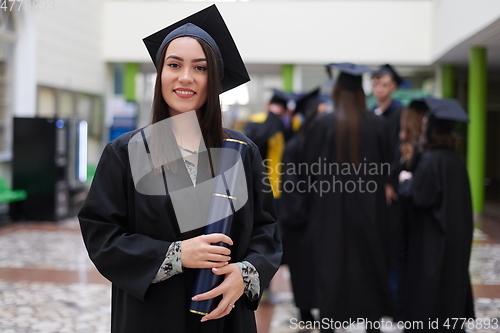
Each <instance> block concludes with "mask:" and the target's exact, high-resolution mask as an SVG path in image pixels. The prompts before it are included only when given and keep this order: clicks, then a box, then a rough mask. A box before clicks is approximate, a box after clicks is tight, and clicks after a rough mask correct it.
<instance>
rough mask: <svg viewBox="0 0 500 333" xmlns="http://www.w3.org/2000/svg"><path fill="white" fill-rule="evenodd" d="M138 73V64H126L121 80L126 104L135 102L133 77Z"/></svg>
mask: <svg viewBox="0 0 500 333" xmlns="http://www.w3.org/2000/svg"><path fill="white" fill-rule="evenodd" d="M137 73H139V64H137V63H126V64H125V75H124V79H123V85H124V87H123V93H124V95H125V100H126V101H127V102H135V77H136V75H137Z"/></svg>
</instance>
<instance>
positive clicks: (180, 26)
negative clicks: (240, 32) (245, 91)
mask: <svg viewBox="0 0 500 333" xmlns="http://www.w3.org/2000/svg"><path fill="white" fill-rule="evenodd" d="M183 36H190V37H198V38H200V39H202V40H204V41H205V42H207V43H208V45H210V47H211V48H212V50H213V51H214V53H215V56H216V58H217V66H218V70H219V76H220V78H221V86H222V91H223V92H224V91H227V90H230V89H233V88H235V87H237V86H239V85H241V84H243V83H245V82H248V81H250V77H249V76H248V72H247V70H246V68H245V65H244V63H243V60H242V59H241V56H240V53H239V52H238V48H237V47H236V44H235V43H234V40H233V37H232V36H231V33H230V32H229V30H228V28H227V26H226V23H225V22H224V20H223V18H222V16H221V15H220V13H219V10H218V9H217V7H216V6H215V5H211V6H210V7H207V8H205V9H203V10H201V11H199V12H197V13H195V14H193V15H191V16H188V17H186V18H185V19H183V20H180V21H178V22H176V23H174V24H172V25H170V26H168V27H166V28H164V29H162V30H160V31H158V32H155V33H154V34H152V35H150V36H148V37H146V38H144V39H143V42H144V44H145V45H146V48H147V49H148V52H149V55H150V56H151V59H152V60H153V63H154V64H155V66H156V67H157V69H158V64H159V63H160V57H161V54H162V52H163V50H164V48H165V46H166V45H167V44H168V43H169V42H170V41H172V40H174V39H176V38H178V37H183Z"/></svg>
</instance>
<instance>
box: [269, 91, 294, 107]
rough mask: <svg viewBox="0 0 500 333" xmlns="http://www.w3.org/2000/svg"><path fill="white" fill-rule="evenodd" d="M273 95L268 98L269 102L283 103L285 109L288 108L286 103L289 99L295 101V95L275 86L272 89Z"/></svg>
mask: <svg viewBox="0 0 500 333" xmlns="http://www.w3.org/2000/svg"><path fill="white" fill-rule="evenodd" d="M272 91H273V96H272V97H271V99H270V100H269V104H280V105H283V107H284V108H285V109H288V103H289V102H290V101H295V98H296V96H295V95H293V94H290V93H286V92H284V91H281V90H278V89H276V88H273V89H272Z"/></svg>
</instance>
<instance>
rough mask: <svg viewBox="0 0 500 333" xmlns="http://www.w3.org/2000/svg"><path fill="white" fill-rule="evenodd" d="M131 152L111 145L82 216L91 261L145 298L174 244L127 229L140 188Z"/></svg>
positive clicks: (98, 171) (104, 272) (136, 295)
mask: <svg viewBox="0 0 500 333" xmlns="http://www.w3.org/2000/svg"><path fill="white" fill-rule="evenodd" d="M126 149H127V146H126V145H123V147H121V148H117V146H116V145H115V144H114V143H109V144H108V145H107V146H106V148H105V149H104V152H103V154H102V156H101V159H100V161H99V164H98V166H97V170H96V174H95V176H94V180H93V182H92V185H91V187H90V190H89V193H88V196H87V199H86V200H85V203H84V204H83V206H82V208H81V210H80V212H79V214H78V218H79V221H80V228H81V231H82V235H83V240H84V242H85V246H86V247H87V251H88V254H89V257H90V259H91V260H92V261H93V263H94V264H95V266H96V268H97V269H98V270H99V272H100V273H101V274H102V275H103V276H104V277H106V278H107V279H108V280H109V281H111V282H112V283H113V284H114V285H116V286H117V287H119V288H120V289H123V290H125V291H126V292H128V293H130V294H131V295H133V296H135V297H137V298H139V299H141V300H144V295H145V293H146V291H147V289H148V287H149V286H150V284H151V281H152V280H153V278H154V277H155V275H156V274H157V272H158V269H159V267H160V265H161V264H162V262H163V260H164V259H165V255H166V253H167V250H168V248H169V246H170V245H171V242H168V241H163V240H158V239H154V238H152V237H149V236H146V235H142V234H139V233H134V232H132V231H130V230H128V229H127V225H129V224H130V221H129V220H130V219H131V218H132V217H131V215H132V214H130V209H131V207H132V206H133V205H134V201H133V200H134V198H131V196H133V195H134V191H135V189H134V188H133V185H132V186H130V182H131V176H130V167H129V162H128V153H127V151H126Z"/></svg>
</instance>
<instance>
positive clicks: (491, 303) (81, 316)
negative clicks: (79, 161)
mask: <svg viewBox="0 0 500 333" xmlns="http://www.w3.org/2000/svg"><path fill="white" fill-rule="evenodd" d="M478 226H479V227H480V228H481V229H482V230H484V231H485V232H482V231H480V230H478V229H477V230H476V234H475V241H474V247H473V254H472V261H471V266H470V267H471V273H472V281H473V284H474V294H475V297H476V310H477V317H478V318H490V319H493V318H497V319H498V320H499V321H500V219H494V218H488V217H482V218H479V219H478ZM0 249H1V251H0V332H1V333H14V332H15V333H18V332H19V333H24V332H82V333H83V332H89V333H98V332H109V317H110V284H109V282H108V281H107V280H105V279H104V278H103V277H102V276H101V275H100V274H99V273H98V272H97V271H96V270H95V268H94V266H93V264H92V263H91V262H90V260H89V259H88V256H87V253H86V251H85V248H84V246H83V242H82V239H81V235H80V231H79V228H78V223H77V221H76V219H75V218H71V219H68V220H65V221H61V222H58V223H14V224H5V225H2V226H1V227H0ZM272 288H273V290H274V291H275V292H276V293H275V295H276V298H277V301H278V303H277V304H276V306H275V309H274V312H271V311H269V310H267V311H264V313H267V315H268V316H269V317H270V318H271V317H272V321H271V329H270V331H269V333H292V332H298V330H294V329H292V328H291V325H290V319H291V318H294V317H295V318H296V317H297V313H296V309H295V307H294V306H293V295H292V294H291V292H290V286H289V280H288V272H287V270H286V267H283V268H282V269H280V271H279V272H278V274H277V276H276V278H275V279H274V280H273V285H272ZM499 325H500V322H499ZM345 332H364V331H363V330H361V329H360V330H351V331H345ZM386 332H398V331H396V330H393V331H390V330H386ZM470 332H478V333H479V332H500V328H499V329H496V330H492V329H490V330H470Z"/></svg>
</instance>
